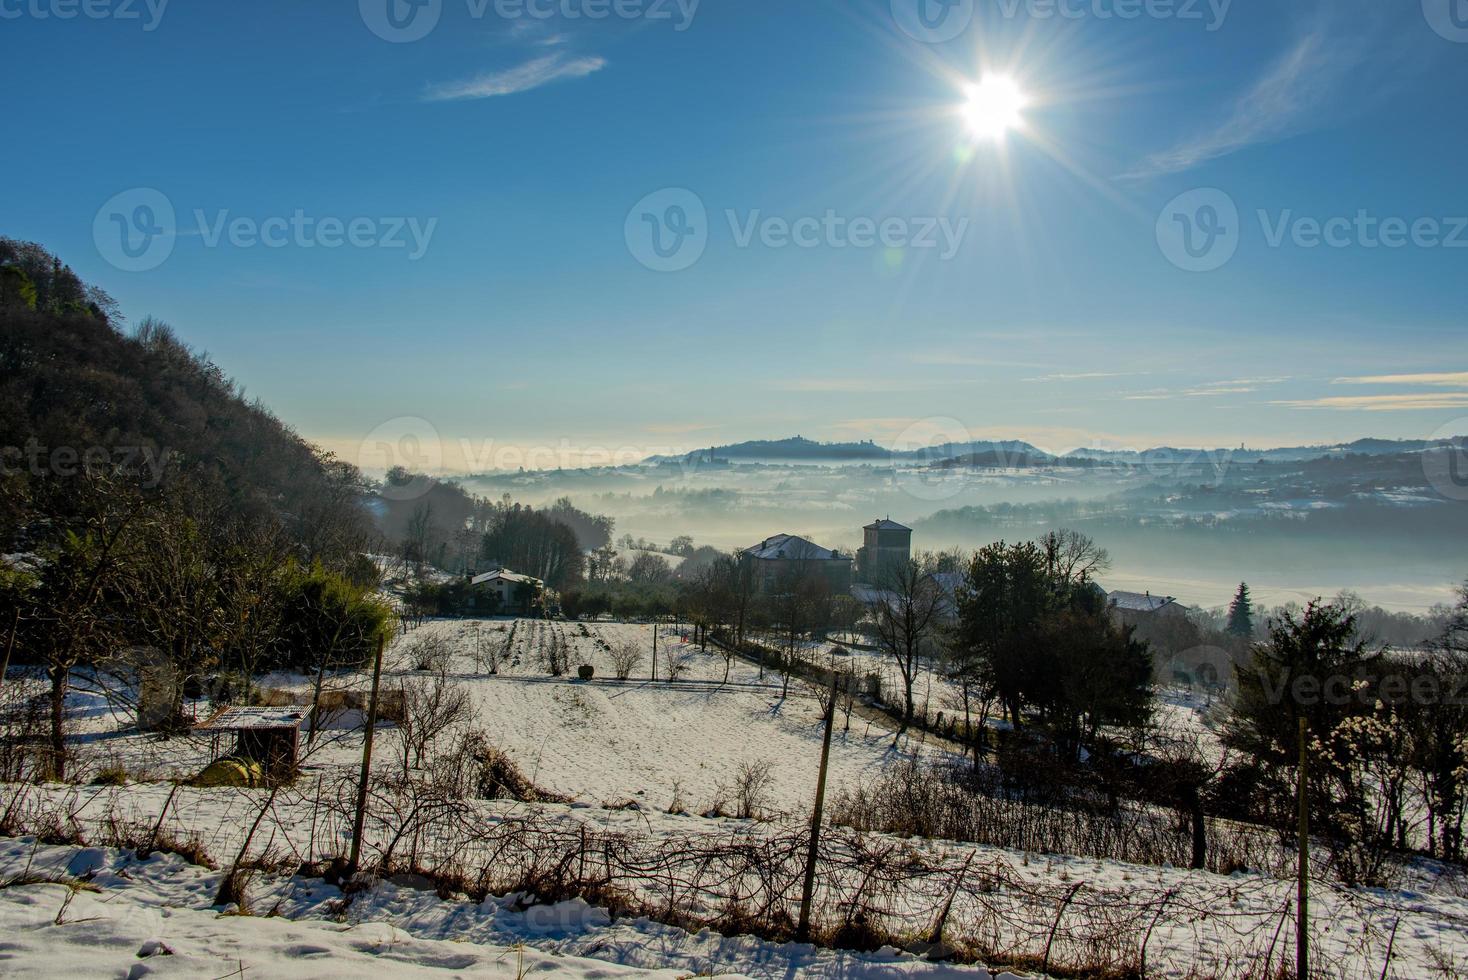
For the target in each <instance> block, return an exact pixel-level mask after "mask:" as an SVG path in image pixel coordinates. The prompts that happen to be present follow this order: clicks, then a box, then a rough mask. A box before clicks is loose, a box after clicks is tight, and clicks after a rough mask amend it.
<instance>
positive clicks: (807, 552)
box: [744, 534, 851, 561]
mask: <svg viewBox="0 0 1468 980" xmlns="http://www.w3.org/2000/svg"><path fill="white" fill-rule="evenodd" d="M744 553H745V554H746V555H749V556H750V557H751V558H760V559H763V560H765V561H851V559H850V558H849V557H848V556H846V555H843V554H841V553H840V552H839V551H832V550H831V549H829V548H822V547H821V546H820V545H818V544H816V543H815V542H814V541H807V540H806V539H805V538H802V537H798V536H797V535H794V534H777V535H775V536H774V537H772V538H765V539H764V540H763V541H761V542H760V543H759V544H756V545H754V546H752V547H749V548H745V549H744Z"/></svg>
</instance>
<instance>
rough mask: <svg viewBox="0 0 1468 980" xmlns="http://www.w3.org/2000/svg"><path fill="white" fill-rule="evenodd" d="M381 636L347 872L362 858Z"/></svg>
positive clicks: (370, 771) (380, 675)
mask: <svg viewBox="0 0 1468 980" xmlns="http://www.w3.org/2000/svg"><path fill="white" fill-rule="evenodd" d="M382 646H383V638H382V637H380V636H379V637H378V638H377V659H376V660H375V661H374V662H373V665H372V696H371V698H370V699H369V700H368V702H367V735H366V737H365V738H364V739H363V741H362V776H361V778H360V779H359V780H358V781H357V819H356V822H355V823H353V825H352V855H351V857H349V858H347V873H348V874H356V873H357V862H359V861H360V860H361V859H362V835H363V834H364V833H366V830H367V780H368V779H369V778H370V777H371V776H372V735H373V733H374V732H375V731H376V729H377V690H378V687H379V685H380V684H381V683H382Z"/></svg>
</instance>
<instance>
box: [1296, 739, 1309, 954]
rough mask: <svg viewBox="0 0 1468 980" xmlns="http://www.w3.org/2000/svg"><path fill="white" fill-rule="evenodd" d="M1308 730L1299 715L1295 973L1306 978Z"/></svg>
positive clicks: (1307, 949) (1307, 940)
mask: <svg viewBox="0 0 1468 980" xmlns="http://www.w3.org/2000/svg"><path fill="white" fill-rule="evenodd" d="M1309 734H1310V729H1309V725H1308V724H1307V722H1306V721H1305V719H1304V718H1301V719H1300V731H1299V740H1300V780H1299V788H1298V794H1299V801H1298V802H1299V808H1300V829H1299V835H1300V866H1299V875H1300V880H1299V886H1298V887H1299V896H1298V900H1297V903H1296V905H1297V909H1298V912H1297V915H1296V917H1295V977H1296V978H1297V980H1308V978H1309V976H1310V772H1309V770H1310V755H1309V752H1308V750H1307V748H1306V745H1305V740H1306V738H1307V737H1308V736H1309Z"/></svg>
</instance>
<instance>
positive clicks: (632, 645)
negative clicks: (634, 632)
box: [607, 640, 644, 681]
mask: <svg viewBox="0 0 1468 980" xmlns="http://www.w3.org/2000/svg"><path fill="white" fill-rule="evenodd" d="M607 655H608V656H609V657H610V658H611V661H612V673H613V674H614V675H615V676H616V678H617V680H619V681H625V680H626V679H627V678H629V677H631V676H632V672H633V671H634V670H636V669H637V667H638V665H639V664H641V663H642V658H643V655H644V654H643V650H642V645H641V644H639V643H637V642H636V641H635V640H618V641H617V642H615V643H613V644H611V645H610V649H609V651H608V654H607Z"/></svg>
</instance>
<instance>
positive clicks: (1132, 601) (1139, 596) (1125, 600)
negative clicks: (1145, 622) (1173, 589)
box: [1106, 591, 1177, 612]
mask: <svg viewBox="0 0 1468 980" xmlns="http://www.w3.org/2000/svg"><path fill="white" fill-rule="evenodd" d="M1176 601H1177V600H1176V599H1174V598H1173V597H1172V596H1170V595H1153V594H1152V593H1150V592H1147V593H1142V592H1119V591H1118V592H1109V593H1107V595H1106V604H1107V605H1108V606H1113V607H1115V608H1117V609H1123V610H1126V611H1127V612H1156V611H1157V610H1159V609H1161V608H1162V607H1163V606H1169V605H1171V604H1172V603H1174V602H1176Z"/></svg>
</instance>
